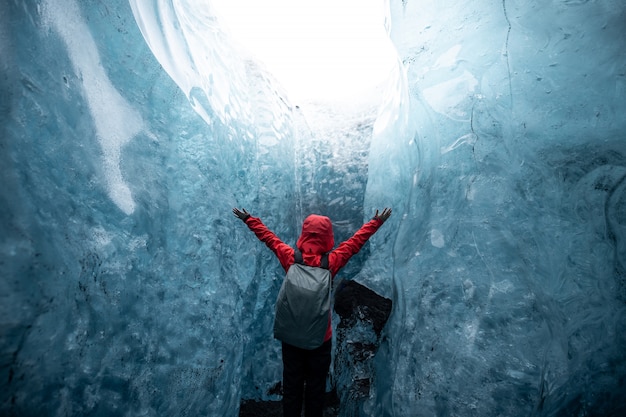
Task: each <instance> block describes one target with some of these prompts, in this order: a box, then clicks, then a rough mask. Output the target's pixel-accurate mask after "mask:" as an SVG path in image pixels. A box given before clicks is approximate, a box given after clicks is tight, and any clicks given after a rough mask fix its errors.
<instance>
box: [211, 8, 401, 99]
mask: <svg viewBox="0 0 626 417" xmlns="http://www.w3.org/2000/svg"><path fill="white" fill-rule="evenodd" d="M211 4H212V5H214V6H215V8H216V11H217V13H218V16H219V19H220V21H221V22H223V23H224V26H226V27H225V28H224V29H225V30H226V31H227V32H230V33H231V35H232V36H233V37H234V38H235V39H236V40H237V41H239V42H240V43H241V44H242V45H243V46H244V47H246V48H247V49H248V50H249V52H250V53H251V54H252V55H253V56H255V57H256V58H257V59H258V60H260V61H262V62H263V63H264V64H265V65H266V67H267V68H268V69H269V70H270V71H271V72H272V73H273V74H274V76H275V77H276V78H277V79H278V80H279V81H280V82H281V83H282V84H283V86H284V87H285V88H286V90H287V91H288V93H289V94H290V96H292V97H293V98H295V99H301V100H305V99H312V100H324V101H333V100H338V99H339V100H341V99H346V98H350V97H351V96H354V95H360V94H362V93H365V92H368V91H369V90H371V89H372V88H374V87H376V86H377V85H379V84H381V83H382V82H383V81H384V80H385V79H386V78H387V77H388V76H389V74H390V71H391V70H392V68H393V67H394V65H396V59H397V58H396V53H395V50H394V48H393V46H392V43H391V41H390V40H389V37H388V35H387V33H386V31H385V28H384V16H385V15H384V1H383V0H307V1H305V0H213V1H211Z"/></svg>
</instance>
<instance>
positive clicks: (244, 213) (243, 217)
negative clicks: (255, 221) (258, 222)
mask: <svg viewBox="0 0 626 417" xmlns="http://www.w3.org/2000/svg"><path fill="white" fill-rule="evenodd" d="M242 210H243V211H242ZM233 214H234V215H235V216H237V217H239V218H240V219H241V220H242V221H243V222H245V221H246V220H248V217H250V213H248V212H247V211H246V209H241V210H239V209H238V208H236V207H235V208H234V209H233Z"/></svg>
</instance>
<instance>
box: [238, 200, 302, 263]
mask: <svg viewBox="0 0 626 417" xmlns="http://www.w3.org/2000/svg"><path fill="white" fill-rule="evenodd" d="M233 214H234V215H235V216H237V217H238V218H239V219H241V220H242V221H243V222H244V223H245V224H246V226H248V228H249V229H250V230H252V231H253V232H254V234H255V235H256V237H257V238H258V239H259V240H260V241H261V242H263V243H265V245H266V246H267V247H268V248H270V250H271V251H272V252H274V254H275V255H276V257H277V258H278V261H279V262H280V264H281V265H282V267H283V269H284V270H285V271H287V270H288V269H289V266H290V265H291V264H293V248H292V247H291V246H289V245H287V244H286V243H284V242H283V241H282V240H280V238H279V237H278V236H276V234H275V233H274V232H272V231H271V230H270V229H269V228H268V227H267V226H265V225H264V224H263V222H262V221H261V219H259V218H258V217H253V216H252V215H251V214H250V213H248V212H247V211H246V209H241V210H239V209H238V208H234V209H233Z"/></svg>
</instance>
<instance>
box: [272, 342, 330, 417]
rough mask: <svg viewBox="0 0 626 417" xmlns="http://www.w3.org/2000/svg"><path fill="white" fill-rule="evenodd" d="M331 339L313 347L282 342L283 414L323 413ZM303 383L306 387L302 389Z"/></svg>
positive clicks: (316, 416) (313, 415)
mask: <svg viewBox="0 0 626 417" xmlns="http://www.w3.org/2000/svg"><path fill="white" fill-rule="evenodd" d="M331 349H332V341H330V340H329V341H328V342H324V344H322V346H320V347H318V348H317V349H313V350H306V349H300V348H297V347H295V346H292V345H288V344H287V343H283V416H284V417H300V415H301V414H300V413H301V412H302V398H303V393H304V411H305V414H304V415H305V416H306V417H322V413H323V411H324V395H325V393H326V375H327V374H328V368H330V355H331ZM305 383H306V390H305V388H304V387H305Z"/></svg>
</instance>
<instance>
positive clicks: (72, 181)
mask: <svg viewBox="0 0 626 417" xmlns="http://www.w3.org/2000/svg"><path fill="white" fill-rule="evenodd" d="M386 6H387V9H388V13H387V17H386V20H385V22H384V23H385V25H386V27H387V28H388V31H389V36H390V39H391V41H392V42H393V45H394V46H395V50H396V52H397V56H398V63H397V65H396V67H395V68H394V70H393V71H392V72H391V73H390V75H389V79H388V80H387V81H386V82H385V83H384V85H383V86H382V87H380V89H379V90H377V91H378V93H377V95H374V96H370V98H369V99H368V100H365V101H358V102H354V103H351V104H350V105H342V106H339V105H331V104H329V103H325V104H324V103H311V102H295V101H293V100H292V99H290V97H289V94H288V93H287V92H286V91H285V89H284V88H283V87H282V86H281V84H280V82H279V81H278V80H277V79H276V78H275V77H274V76H273V75H272V74H271V73H270V72H269V71H268V70H267V69H266V68H265V67H264V66H263V65H262V64H261V63H259V62H257V61H255V60H254V59H251V58H250V56H248V55H247V54H246V51H245V50H243V49H242V48H241V47H240V46H239V45H237V44H236V42H234V41H233V40H232V39H231V38H230V37H229V34H228V32H227V31H226V30H224V28H223V27H222V26H221V24H220V20H219V19H218V18H217V16H216V13H215V11H214V10H213V8H212V6H211V4H210V2H198V1H192V0H187V1H183V0H130V1H126V0H110V1H107V2H101V1H92V0H89V1H77V0H9V1H4V2H0V58H1V59H0V68H1V75H2V77H0V85H1V91H2V95H1V99H0V118H1V128H2V134H1V136H0V175H1V179H2V187H0V289H1V291H0V296H1V297H2V298H1V302H0V329H1V330H0V349H1V351H0V352H1V355H2V356H1V369H2V374H1V375H0V377H1V378H2V382H1V383H0V386H1V389H0V414H1V415H6V416H56V415H59V416H61V415H63V416H117V415H120V416H121V415H124V416H136V415H142V416H183V415H184V416H201V415H202V416H237V415H238V413H239V408H240V403H241V402H242V401H244V400H258V401H277V400H279V399H280V394H279V392H280V391H279V384H278V383H279V382H280V379H281V371H282V370H281V360H280V349H279V345H278V343H277V342H276V341H275V340H274V339H273V338H272V332H271V328H272V319H273V307H274V306H273V302H274V300H275V297H276V294H277V292H278V289H279V287H280V280H281V278H282V273H281V271H280V266H279V264H278V262H277V261H276V260H275V259H274V257H273V256H272V254H271V253H270V252H269V251H268V250H267V249H266V248H265V247H264V246H263V245H262V244H259V242H257V241H256V240H255V239H254V236H253V235H252V234H251V233H250V232H249V231H248V230H247V229H246V228H245V227H243V225H241V224H240V223H239V222H238V221H237V219H235V218H233V216H232V214H231V213H230V209H231V208H232V207H234V206H237V207H245V208H246V209H248V210H249V211H250V212H252V213H253V214H255V215H258V216H260V217H261V218H262V219H263V221H264V222H265V223H266V224H267V225H268V226H269V227H270V228H272V229H273V230H274V231H275V232H276V233H277V234H278V235H279V236H281V237H282V238H283V239H284V240H285V241H286V242H295V240H296V238H297V234H298V232H299V228H300V224H301V221H302V219H303V218H304V217H305V216H306V215H307V214H309V213H311V212H318V213H323V214H325V215H328V216H329V217H331V218H332V219H333V222H334V228H335V235H336V239H335V240H336V241H341V240H342V239H345V238H347V237H348V236H350V234H351V233H352V232H353V231H354V230H356V229H357V228H358V227H359V226H360V225H361V224H362V222H363V221H365V220H368V219H369V218H370V217H371V216H372V215H373V213H374V210H375V209H376V208H382V207H385V206H391V207H393V210H394V214H393V216H392V217H391V219H390V220H389V221H388V222H387V223H386V224H385V225H384V227H383V228H382V229H381V230H380V231H379V233H377V234H376V235H375V236H374V237H373V238H372V239H371V241H370V243H369V244H368V245H367V246H366V247H365V248H364V250H363V251H362V252H361V253H360V254H359V255H358V256H357V257H355V258H354V259H353V260H352V261H351V262H350V263H349V265H348V266H347V267H346V269H345V270H344V271H343V274H342V277H341V278H342V279H344V280H353V281H356V282H359V283H361V284H363V285H365V286H366V287H368V288H370V289H372V290H374V291H375V292H376V293H378V294H380V295H381V296H383V297H386V298H388V299H390V300H391V301H392V302H393V305H392V311H391V315H390V317H389V320H388V321H387V324H386V326H385V327H384V328H383V329H382V332H381V333H380V337H377V336H376V335H375V333H373V332H372V328H371V327H372V326H371V325H370V324H368V321H367V320H363V321H360V322H358V323H357V324H356V325H355V326H354V328H352V330H351V332H350V333H346V334H348V336H346V337H349V340H347V341H346V340H344V341H343V342H341V343H349V344H351V345H350V346H356V345H359V344H360V345H363V344H370V345H374V344H375V345H376V349H374V350H372V352H374V351H375V356H373V357H371V358H369V362H368V363H367V367H368V369H366V370H363V369H361V368H359V367H355V368H353V369H345V368H349V367H350V366H351V362H350V361H349V360H346V359H345V358H344V357H336V358H335V364H336V366H337V367H336V368H335V369H334V371H333V377H332V378H331V379H330V380H329V388H330V387H331V386H334V387H336V388H337V390H338V396H339V398H340V399H341V401H342V403H341V406H340V411H339V415H341V416H375V417H385V416H394V417H404V416H434V415H437V416H463V417H465V416H621V415H626V395H625V393H626V137H625V136H624V132H625V131H626V54H624V52H623V51H625V50H626V4H624V2H622V1H619V0H594V1H592V0H552V1H543V0H541V1H540V0H503V1H487V0H475V1H458V0H454V1H453V0H437V1H433V0H421V1H413V0H390V1H389V2H388V4H387V5H386ZM372 97H374V98H372ZM364 317H365V316H364ZM340 323H341V317H339V316H338V315H335V324H336V325H337V326H338V327H339V324H340ZM336 343H340V342H338V341H336ZM346 346H347V345H346ZM338 347H339V346H338ZM344 347H345V346H344ZM338 351H341V352H345V351H346V349H338ZM361 377H364V378H369V381H368V384H369V389H368V390H367V391H366V392H364V393H362V395H359V396H356V397H355V396H351V395H345V392H347V390H349V389H350V381H349V380H347V379H351V378H352V379H356V378H361ZM346 378H347V379H346Z"/></svg>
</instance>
